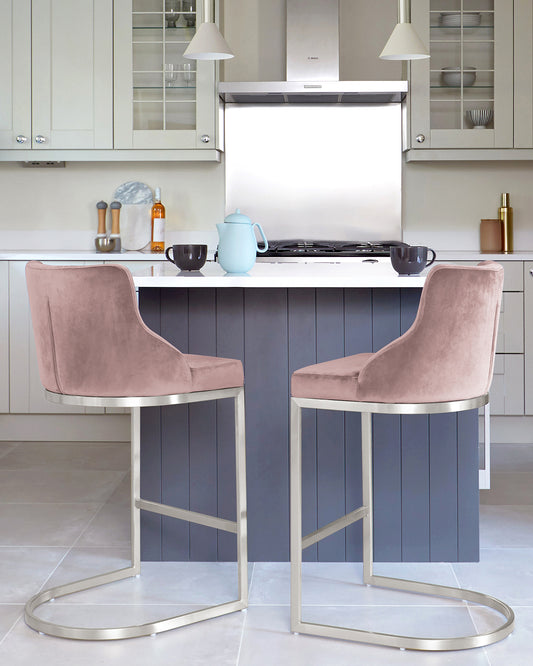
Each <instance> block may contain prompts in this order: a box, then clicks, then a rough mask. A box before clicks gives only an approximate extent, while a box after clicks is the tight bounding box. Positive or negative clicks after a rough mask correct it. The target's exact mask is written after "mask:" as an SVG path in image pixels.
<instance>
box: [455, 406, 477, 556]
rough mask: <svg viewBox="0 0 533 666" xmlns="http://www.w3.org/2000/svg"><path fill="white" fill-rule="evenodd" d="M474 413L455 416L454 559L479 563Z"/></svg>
mask: <svg viewBox="0 0 533 666" xmlns="http://www.w3.org/2000/svg"><path fill="white" fill-rule="evenodd" d="M478 428H479V423H478V417H477V410H472V411H469V412H460V413H459V414H458V415H457V486H458V487H457V520H458V525H457V538H458V553H457V556H458V557H457V559H458V560H459V561H460V562H461V561H463V562H477V561H478V560H479V482H478V477H479V473H478V467H479V449H478V436H479V433H478Z"/></svg>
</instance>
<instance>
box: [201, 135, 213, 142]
mask: <svg viewBox="0 0 533 666" xmlns="http://www.w3.org/2000/svg"><path fill="white" fill-rule="evenodd" d="M200 141H201V142H202V143H209V142H210V141H211V137H210V136H209V134H202V136H201V137H200Z"/></svg>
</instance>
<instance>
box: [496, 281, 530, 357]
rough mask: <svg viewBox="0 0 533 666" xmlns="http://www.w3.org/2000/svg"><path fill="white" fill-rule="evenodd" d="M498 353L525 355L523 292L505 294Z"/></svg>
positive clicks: (501, 311)
mask: <svg viewBox="0 0 533 666" xmlns="http://www.w3.org/2000/svg"><path fill="white" fill-rule="evenodd" d="M496 352H497V353H500V354H523V353H524V296H523V294H522V292H504V293H503V297H502V304H501V309H500V324H499V327H498V339H497V343H496Z"/></svg>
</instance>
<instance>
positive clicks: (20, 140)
mask: <svg viewBox="0 0 533 666" xmlns="http://www.w3.org/2000/svg"><path fill="white" fill-rule="evenodd" d="M27 140H28V137H27V136H24V134H19V135H18V136H17V137H16V142H17V143H26V141H27Z"/></svg>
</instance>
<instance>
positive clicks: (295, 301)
mask: <svg viewBox="0 0 533 666" xmlns="http://www.w3.org/2000/svg"><path fill="white" fill-rule="evenodd" d="M315 299H316V290H315V289H289V301H288V304H289V377H290V376H291V375H292V373H293V372H294V371H295V370H298V369H299V368H303V367H305V366H306V365H313V364H314V363H316V304H315ZM316 457H317V450H316V411H315V410H314V409H302V478H303V479H304V483H303V485H302V506H303V516H302V533H303V534H304V535H305V534H309V533H310V532H313V531H314V530H316V529H317V527H318V523H317V485H316V481H317V479H316V475H317V465H316V462H317V460H316ZM317 553H318V546H317V545H316V544H315V545H313V546H310V547H309V548H306V549H305V550H304V552H303V559H304V561H306V562H310V561H313V562H314V561H316V559H317Z"/></svg>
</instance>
